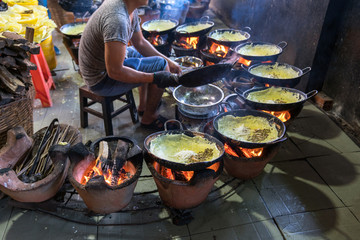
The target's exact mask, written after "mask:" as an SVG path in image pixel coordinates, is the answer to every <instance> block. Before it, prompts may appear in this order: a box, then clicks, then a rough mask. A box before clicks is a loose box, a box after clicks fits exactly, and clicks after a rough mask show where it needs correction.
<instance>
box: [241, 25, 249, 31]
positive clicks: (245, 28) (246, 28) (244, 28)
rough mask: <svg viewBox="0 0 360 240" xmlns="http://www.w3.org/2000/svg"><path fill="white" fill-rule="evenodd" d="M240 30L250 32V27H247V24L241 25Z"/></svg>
mask: <svg viewBox="0 0 360 240" xmlns="http://www.w3.org/2000/svg"><path fill="white" fill-rule="evenodd" d="M246 30H247V31H246ZM241 31H244V32H251V27H249V26H246V27H243V28H241Z"/></svg>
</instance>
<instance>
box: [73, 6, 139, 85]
mask: <svg viewBox="0 0 360 240" xmlns="http://www.w3.org/2000/svg"><path fill="white" fill-rule="evenodd" d="M139 22H140V20H139V17H138V14H137V11H136V10H135V11H134V14H133V21H132V24H131V22H130V17H129V13H128V11H127V8H126V5H125V3H124V2H123V0H106V1H104V3H103V4H102V5H101V6H100V8H99V9H97V10H96V11H95V12H94V14H93V15H92V16H91V18H90V19H89V21H88V23H87V24H86V27H85V30H84V32H83V33H82V36H81V40H80V46H79V66H80V71H81V75H82V77H83V79H84V80H85V82H86V84H87V85H88V86H94V85H96V84H97V83H99V82H100V81H101V80H103V79H104V78H105V76H106V67H105V43H106V42H112V41H119V42H122V43H124V44H126V45H127V44H128V42H129V41H130V39H131V37H132V35H133V33H134V32H137V31H140V26H139ZM114 54H116V53H114Z"/></svg>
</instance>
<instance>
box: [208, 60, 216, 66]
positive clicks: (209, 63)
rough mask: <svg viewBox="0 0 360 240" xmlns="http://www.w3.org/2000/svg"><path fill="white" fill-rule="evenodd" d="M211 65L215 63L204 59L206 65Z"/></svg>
mask: <svg viewBox="0 0 360 240" xmlns="http://www.w3.org/2000/svg"><path fill="white" fill-rule="evenodd" d="M211 65H215V63H213V62H209V61H206V66H211Z"/></svg>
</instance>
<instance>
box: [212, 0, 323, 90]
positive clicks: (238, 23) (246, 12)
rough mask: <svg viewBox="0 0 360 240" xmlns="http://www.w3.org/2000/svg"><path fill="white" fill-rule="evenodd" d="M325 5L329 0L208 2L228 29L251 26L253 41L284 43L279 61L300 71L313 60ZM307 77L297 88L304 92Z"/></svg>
mask: <svg viewBox="0 0 360 240" xmlns="http://www.w3.org/2000/svg"><path fill="white" fill-rule="evenodd" d="M328 4H329V0H322V1H314V0H302V1H287V0H226V1H224V0H211V2H210V9H211V10H212V11H214V12H215V13H216V14H217V15H218V17H219V18H221V19H222V20H223V21H224V22H225V23H226V24H227V25H228V26H229V27H231V28H236V29H241V28H242V27H245V26H249V27H251V29H252V31H251V32H250V33H251V39H250V40H252V41H264V42H271V43H279V42H281V41H286V42H287V43H288V46H287V48H286V49H285V50H284V52H283V53H282V55H280V57H279V59H278V61H279V62H285V63H288V64H291V65H294V66H296V67H298V68H300V69H303V68H305V67H308V66H311V65H312V62H313V60H314V56H315V52H316V47H317V45H318V41H319V38H320V33H321V29H322V25H323V22H324V18H325V15H326V10H327V6H328ZM308 77H309V76H308V75H307V76H304V77H302V79H301V82H300V83H299V85H298V86H297V88H298V89H300V90H305V89H306V85H307V82H308Z"/></svg>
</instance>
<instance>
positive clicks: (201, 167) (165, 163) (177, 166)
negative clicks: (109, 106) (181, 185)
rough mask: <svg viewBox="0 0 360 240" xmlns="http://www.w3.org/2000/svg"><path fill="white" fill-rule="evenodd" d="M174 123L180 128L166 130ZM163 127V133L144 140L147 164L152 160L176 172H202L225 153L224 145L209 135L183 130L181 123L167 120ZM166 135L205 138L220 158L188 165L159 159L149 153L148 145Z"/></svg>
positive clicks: (219, 159) (218, 159)
mask: <svg viewBox="0 0 360 240" xmlns="http://www.w3.org/2000/svg"><path fill="white" fill-rule="evenodd" d="M174 122H176V123H177V124H178V125H179V127H180V128H179V129H176V130H167V125H168V124H169V123H174ZM164 127H165V131H161V132H156V133H153V134H151V135H149V136H147V137H146V138H145V140H144V158H145V160H146V161H147V162H148V160H149V159H152V160H154V161H156V162H158V163H159V164H160V165H162V166H164V167H167V168H171V169H173V170H176V171H197V170H204V169H205V168H207V167H209V166H211V165H213V164H215V163H216V162H219V161H221V160H222V158H223V155H224V152H225V150H224V145H223V144H222V143H221V142H220V141H219V140H218V139H216V138H215V137H213V136H210V135H209V134H206V133H201V132H195V131H189V130H184V129H183V127H182V125H181V123H180V122H179V121H177V120H168V121H167V122H166V123H165V126H164ZM166 134H185V135H187V136H190V137H195V136H200V137H202V138H205V139H207V140H209V141H210V142H211V143H215V144H216V146H217V148H218V149H219V151H220V156H219V157H217V158H215V159H213V160H211V161H205V162H196V163H188V164H186V163H178V162H174V161H169V160H166V159H162V158H159V157H157V156H156V155H154V154H153V153H151V151H150V144H151V141H152V140H154V139H155V138H157V137H159V136H162V135H166Z"/></svg>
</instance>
